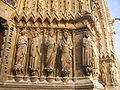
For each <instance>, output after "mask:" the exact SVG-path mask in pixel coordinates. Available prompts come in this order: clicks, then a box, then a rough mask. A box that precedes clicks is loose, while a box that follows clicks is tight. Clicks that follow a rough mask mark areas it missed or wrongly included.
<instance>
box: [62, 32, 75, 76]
mask: <svg viewBox="0 0 120 90" xmlns="http://www.w3.org/2000/svg"><path fill="white" fill-rule="evenodd" d="M72 48H73V44H72V40H71V37H69V33H68V32H63V37H62V39H61V40H60V49H61V52H62V53H61V62H62V76H68V75H69V73H70V66H71V63H72Z"/></svg>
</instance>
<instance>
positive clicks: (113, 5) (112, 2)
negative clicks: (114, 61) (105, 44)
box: [107, 0, 120, 61]
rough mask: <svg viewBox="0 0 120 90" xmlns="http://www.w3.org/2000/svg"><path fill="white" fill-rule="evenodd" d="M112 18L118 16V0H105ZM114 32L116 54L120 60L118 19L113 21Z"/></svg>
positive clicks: (119, 8) (119, 10)
mask: <svg viewBox="0 0 120 90" xmlns="http://www.w3.org/2000/svg"><path fill="white" fill-rule="evenodd" d="M107 4H108V7H109V10H110V14H111V17H112V18H120V0H107ZM113 25H114V29H115V33H116V34H114V35H113V38H114V45H115V51H116V55H117V57H118V60H119V61H120V21H118V20H116V21H115V22H114V24H113Z"/></svg>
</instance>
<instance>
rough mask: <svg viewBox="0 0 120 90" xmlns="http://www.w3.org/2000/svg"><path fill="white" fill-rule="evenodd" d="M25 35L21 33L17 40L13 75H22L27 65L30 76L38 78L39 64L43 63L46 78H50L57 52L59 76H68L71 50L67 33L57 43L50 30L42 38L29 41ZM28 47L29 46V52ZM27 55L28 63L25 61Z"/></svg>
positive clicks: (24, 32) (70, 40)
mask: <svg viewBox="0 0 120 90" xmlns="http://www.w3.org/2000/svg"><path fill="white" fill-rule="evenodd" d="M25 34H26V31H25V30H23V31H21V35H20V36H19V38H18V42H17V50H16V51H17V52H16V60H15V63H14V67H13V68H14V69H13V71H14V75H24V73H25V68H26V63H29V64H28V71H29V74H30V76H39V74H38V70H39V67H40V65H41V64H40V63H41V62H42V61H43V62H42V63H43V64H44V71H45V72H46V76H52V75H53V73H54V70H55V68H54V67H55V60H56V56H57V52H61V53H59V54H60V59H61V66H62V70H61V74H62V75H61V76H63V77H66V76H69V74H70V68H71V63H72V49H73V43H72V39H71V38H70V37H69V35H70V34H69V32H67V31H64V32H63V33H62V38H61V39H60V40H59V43H57V42H56V38H55V35H54V31H52V30H51V31H49V34H48V35H47V36H46V37H44V38H41V37H37V36H36V35H35V36H34V37H33V38H32V39H31V40H28V37H27V36H26V35H25ZM29 41H30V42H29ZM29 43H30V44H29ZM28 45H30V48H29V50H28ZM41 48H42V49H41ZM28 53H29V61H27V55H28ZM42 57H44V58H42ZM42 59H44V60H42Z"/></svg>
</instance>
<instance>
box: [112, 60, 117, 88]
mask: <svg viewBox="0 0 120 90" xmlns="http://www.w3.org/2000/svg"><path fill="white" fill-rule="evenodd" d="M110 80H111V84H112V85H113V86H117V85H118V84H119V73H118V68H117V63H116V62H110Z"/></svg>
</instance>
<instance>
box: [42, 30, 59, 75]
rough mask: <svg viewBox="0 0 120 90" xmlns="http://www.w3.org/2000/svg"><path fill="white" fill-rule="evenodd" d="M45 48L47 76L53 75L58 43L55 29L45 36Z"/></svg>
mask: <svg viewBox="0 0 120 90" xmlns="http://www.w3.org/2000/svg"><path fill="white" fill-rule="evenodd" d="M44 44H45V50H46V58H45V59H46V62H45V71H46V73H47V76H51V75H52V74H53V71H54V65H55V59H56V52H57V45H56V37H55V33H54V30H52V29H51V30H50V31H49V35H48V36H46V37H45V42H44Z"/></svg>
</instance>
